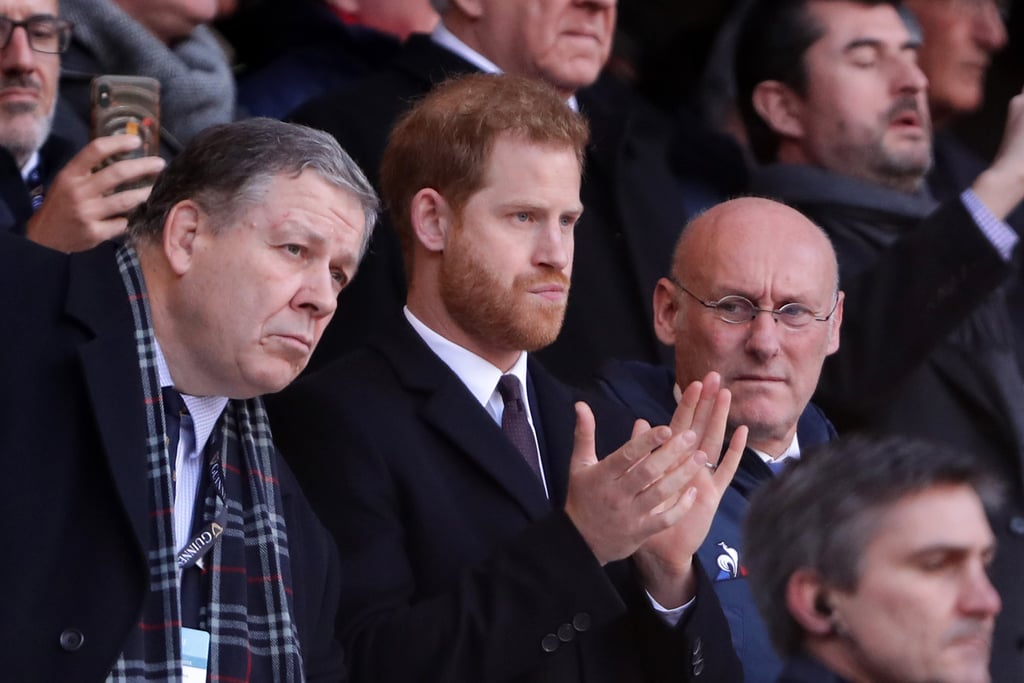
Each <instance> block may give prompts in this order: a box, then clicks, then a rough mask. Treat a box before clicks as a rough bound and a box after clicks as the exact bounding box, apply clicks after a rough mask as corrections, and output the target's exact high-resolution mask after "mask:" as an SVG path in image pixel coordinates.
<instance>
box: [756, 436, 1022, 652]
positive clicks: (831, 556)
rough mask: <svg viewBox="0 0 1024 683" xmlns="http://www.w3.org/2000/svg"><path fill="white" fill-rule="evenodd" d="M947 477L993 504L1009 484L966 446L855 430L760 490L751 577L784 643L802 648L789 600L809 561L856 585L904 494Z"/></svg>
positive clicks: (841, 584)
mask: <svg viewBox="0 0 1024 683" xmlns="http://www.w3.org/2000/svg"><path fill="white" fill-rule="evenodd" d="M942 485H967V486H970V487H971V488H973V489H974V491H975V492H976V493H977V494H978V497H979V498H980V499H981V502H982V505H984V507H985V508H986V509H987V510H988V511H989V512H992V511H994V510H996V509H998V508H999V506H1000V505H1001V504H1002V501H1003V496H1004V488H1003V485H1002V483H1001V481H1000V479H999V478H998V477H997V476H996V475H995V473H993V472H991V471H989V470H987V469H985V467H984V466H983V465H982V464H981V462H980V461H979V460H978V459H977V458H975V457H973V456H971V455H970V454H967V453H964V452H962V451H958V450H953V449H951V448H948V447H945V446H942V445H939V444H934V443H929V442H925V441H918V440H912V439H908V438H904V437H892V436H890V437H868V436H855V437H852V438H849V439H843V440H840V441H838V442H833V443H831V444H828V445H826V446H825V447H823V448H820V449H812V450H811V452H809V453H807V454H805V455H803V456H802V457H801V458H800V460H799V461H797V462H796V463H794V464H792V465H790V466H789V467H788V468H787V469H786V470H784V471H783V473H782V474H781V475H780V476H779V477H777V478H775V479H773V480H771V481H769V482H767V483H765V484H764V485H763V486H762V487H761V488H760V489H759V490H758V491H757V492H756V493H755V494H754V496H752V498H751V502H750V508H749V510H748V511H747V518H746V522H745V525H744V526H745V528H744V547H745V551H746V555H745V559H744V564H745V565H746V567H747V570H748V572H749V574H748V581H749V583H750V588H751V590H752V591H753V594H754V599H755V601H756V602H757V606H758V609H759V610H760V612H761V616H762V617H763V618H764V620H765V624H766V625H767V627H768V632H769V634H770V635H771V638H772V642H773V643H774V645H775V648H776V649H777V650H778V651H779V652H781V653H782V654H783V655H784V656H786V655H790V654H793V653H795V652H797V651H799V650H800V648H801V646H802V644H803V640H804V632H803V629H802V628H801V626H800V624H799V623H797V621H796V620H795V619H794V618H793V616H792V615H791V614H790V612H789V610H788V608H787V606H786V586H787V584H788V583H789V579H790V577H791V576H792V575H793V574H794V573H795V572H796V571H797V570H800V569H807V570H811V571H813V572H815V573H816V574H817V575H818V576H820V577H821V580H822V581H823V582H825V583H826V584H828V585H830V586H832V587H835V588H837V589H839V590H845V591H852V590H855V589H856V587H857V582H858V580H859V578H860V574H861V569H862V567H861V559H862V558H863V555H864V551H865V550H866V548H867V546H868V545H869V544H870V542H871V540H872V539H873V538H874V537H875V535H876V534H877V532H878V530H879V528H880V526H881V525H882V524H883V522H884V517H885V513H886V512H887V511H888V510H889V509H890V507H891V506H892V505H893V504H895V503H897V502H898V501H900V500H902V499H903V498H905V497H907V496H909V495H913V494H915V493H920V492H923V491H926V490H928V489H931V488H933V487H936V486H942Z"/></svg>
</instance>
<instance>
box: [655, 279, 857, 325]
mask: <svg viewBox="0 0 1024 683" xmlns="http://www.w3.org/2000/svg"><path fill="white" fill-rule="evenodd" d="M668 279H669V281H670V282H672V284H674V285H675V286H676V287H678V288H679V289H680V290H682V291H683V292H685V293H686V294H689V295H690V296H691V297H693V300H694V301H696V302H697V303H699V304H700V305H701V306H703V307H704V308H708V309H711V310H712V311H714V312H715V313H716V314H717V315H718V317H719V318H720V319H722V320H724V321H725V322H727V323H730V324H732V325H742V324H743V323H749V322H750V321H751V320H753V319H754V318H756V317H757V314H758V313H767V314H769V315H771V316H772V318H773V319H774V320H775V322H781V323H782V324H783V325H785V326H786V327H788V328H790V329H793V330H799V329H800V328H803V327H807V326H808V325H810V324H811V323H812V322H814V321H817V322H820V323H823V322H827V321H828V320H829V319H830V318H831V317H832V314H833V313H835V312H836V307H838V306H839V293H838V292H837V293H836V301H835V303H834V304H832V310H830V311H829V312H828V315H826V316H824V317H821V316H819V315H817V314H816V313H815V312H814V311H812V310H811V309H810V308H808V307H807V306H804V305H803V304H798V303H789V304H786V305H785V306H781V307H779V308H758V307H757V306H755V305H754V302H753V301H751V300H750V299H748V298H746V297H744V296H740V295H739V294H730V295H729V296H723V297H722V298H721V299H719V300H718V301H705V300H704V299H701V298H700V297H699V296H697V295H696V294H694V293H693V292H691V291H690V290H688V289H687V288H686V287H684V286H683V285H682V283H681V282H679V280H677V279H675V277H672V276H669V278H668Z"/></svg>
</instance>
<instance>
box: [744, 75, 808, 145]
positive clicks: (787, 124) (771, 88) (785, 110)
mask: <svg viewBox="0 0 1024 683" xmlns="http://www.w3.org/2000/svg"><path fill="white" fill-rule="evenodd" d="M751 99H752V102H753V105H754V111H756V112H757V114H758V116H760V117H761V118H762V119H764V122H765V123H766V124H768V127H769V128H771V129H772V130H773V131H774V132H775V133H776V134H777V135H780V136H782V137H787V138H802V137H803V136H804V125H803V100H802V99H801V98H800V96H799V95H797V94H796V92H795V91H794V90H793V89H792V88H790V87H789V86H788V85H786V84H784V83H782V82H781V81H762V82H760V83H758V84H757V87H755V88H754V93H753V95H752V96H751Z"/></svg>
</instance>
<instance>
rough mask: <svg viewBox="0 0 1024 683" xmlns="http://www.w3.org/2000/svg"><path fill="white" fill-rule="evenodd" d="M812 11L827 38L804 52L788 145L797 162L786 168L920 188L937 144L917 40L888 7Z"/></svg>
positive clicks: (816, 0)
mask: <svg viewBox="0 0 1024 683" xmlns="http://www.w3.org/2000/svg"><path fill="white" fill-rule="evenodd" d="M808 12H809V13H810V15H811V17H812V19H813V21H814V22H815V23H816V24H817V25H819V26H821V27H823V29H824V32H823V34H822V36H821V37H820V38H819V39H818V40H817V41H816V42H814V43H813V44H812V45H811V46H810V47H809V48H808V49H807V51H806V52H805V53H804V57H803V61H804V68H805V70H806V72H807V91H806V95H804V96H802V97H801V96H797V98H796V100H795V102H794V105H793V107H794V109H795V110H796V114H795V116H796V118H797V120H798V122H799V136H798V137H796V138H795V141H792V140H791V141H790V142H789V144H790V145H793V146H796V147H797V148H798V150H797V151H798V153H799V156H795V157H791V158H790V159H788V161H789V162H790V163H806V164H810V165H813V166H818V167H820V168H824V169H827V170H831V171H834V172H836V173H842V174H844V175H848V176H852V177H855V178H859V179H861V180H864V181H866V182H870V183H873V184H878V185H883V186H886V187H893V188H896V189H900V190H914V189H917V187H919V186H920V184H921V182H922V181H923V179H924V175H925V173H927V171H928V169H929V168H930V167H931V140H932V129H931V118H930V116H929V112H928V102H927V97H926V94H927V86H928V79H927V78H926V77H925V75H924V73H923V72H922V71H921V69H920V67H918V64H917V50H918V44H917V41H916V40H915V39H914V37H913V36H911V34H910V32H909V31H908V29H907V27H906V25H905V24H904V23H903V20H902V18H901V17H900V16H899V14H897V12H896V10H895V8H893V7H892V6H891V5H887V4H882V5H862V4H859V3H856V2H836V1H834V0H828V1H824V0H812V2H810V3H809V5H808ZM782 144H784V145H785V144H787V142H786V141H783V143H782ZM780 153H781V148H780Z"/></svg>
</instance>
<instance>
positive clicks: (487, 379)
mask: <svg viewBox="0 0 1024 683" xmlns="http://www.w3.org/2000/svg"><path fill="white" fill-rule="evenodd" d="M402 311H403V313H405V318H406V320H408V321H409V324H410V325H412V328H413V330H415V331H416V334H418V335H419V336H420V337H421V338H422V339H423V341H424V342H426V344H427V346H429V347H430V350H431V351H433V352H434V353H435V354H436V355H437V357H438V358H440V359H441V360H442V361H443V362H444V364H445V365H447V366H448V367H449V368H451V371H452V372H454V373H455V375H456V376H457V377H458V378H459V379H460V380H462V383H463V384H465V385H466V388H467V389H469V392H470V393H471V394H473V397H474V398H475V399H476V400H477V401H478V402H479V403H480V405H482V406H484V407H487V404H488V403H489V402H490V401H491V398H492V396H493V394H494V390H495V387H497V386H498V380H499V379H501V376H502V375H505V374H509V375H515V376H516V377H517V378H518V379H519V382H520V383H521V384H522V388H523V395H524V396H525V395H526V358H527V353H526V352H525V351H523V352H522V353H520V354H519V358H518V359H517V360H516V362H515V364H514V365H513V366H512V367H511V369H509V371H508V372H507V373H506V372H502V371H501V369H500V368H498V367H496V366H494V365H492V364H491V363H490V362H489V361H486V360H484V359H483V358H481V357H480V356H478V355H476V354H475V353H473V352H472V351H470V350H469V349H466V348H464V347H462V346H459V345H458V344H456V343H455V342H453V341H451V340H449V339H445V338H444V337H442V336H441V335H440V334H438V333H437V332H435V331H434V330H432V329H430V328H429V327H427V326H426V324H425V323H424V322H423V321H422V320H420V319H419V318H417V317H416V316H415V315H414V314H413V312H412V311H410V310H409V307H408V306H406V307H404V308H403V309H402Z"/></svg>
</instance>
